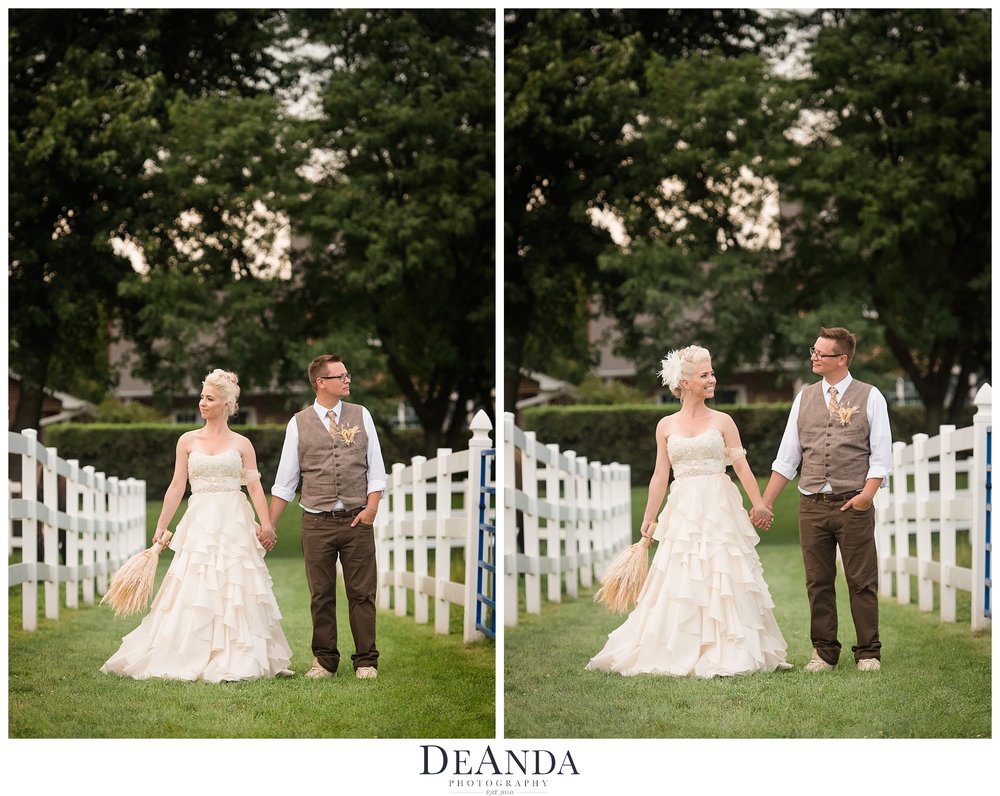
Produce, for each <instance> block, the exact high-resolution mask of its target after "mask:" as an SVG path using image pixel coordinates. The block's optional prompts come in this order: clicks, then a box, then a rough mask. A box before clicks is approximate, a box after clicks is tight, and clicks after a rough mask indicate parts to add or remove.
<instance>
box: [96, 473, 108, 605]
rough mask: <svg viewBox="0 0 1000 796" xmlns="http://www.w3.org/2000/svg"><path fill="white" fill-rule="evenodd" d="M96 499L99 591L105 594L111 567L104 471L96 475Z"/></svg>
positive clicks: (106, 489)
mask: <svg viewBox="0 0 1000 796" xmlns="http://www.w3.org/2000/svg"><path fill="white" fill-rule="evenodd" d="M94 499H95V500H96V507H97V509H96V512H95V519H96V528H95V530H94V532H95V534H96V537H97V593H98V594H105V593H106V592H107V590H108V578H109V575H110V574H111V573H110V572H109V571H108V570H109V568H110V566H109V561H110V550H109V549H108V544H109V542H110V535H109V533H108V481H107V477H106V476H105V475H104V473H96V474H95V475H94Z"/></svg>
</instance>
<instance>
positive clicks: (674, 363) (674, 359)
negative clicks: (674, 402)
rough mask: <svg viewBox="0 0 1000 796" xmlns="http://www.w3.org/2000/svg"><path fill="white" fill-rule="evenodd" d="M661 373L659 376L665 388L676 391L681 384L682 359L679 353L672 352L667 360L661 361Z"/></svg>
mask: <svg viewBox="0 0 1000 796" xmlns="http://www.w3.org/2000/svg"><path fill="white" fill-rule="evenodd" d="M660 368H661V370H660V372H659V373H658V374H657V375H658V376H659V377H660V380H661V381H662V382H663V385H664V386H665V387H669V388H670V389H671V390H676V389H677V386H678V385H679V384H680V383H681V357H680V352H679V351H671V352H670V353H669V354H667V356H666V359H661V360H660Z"/></svg>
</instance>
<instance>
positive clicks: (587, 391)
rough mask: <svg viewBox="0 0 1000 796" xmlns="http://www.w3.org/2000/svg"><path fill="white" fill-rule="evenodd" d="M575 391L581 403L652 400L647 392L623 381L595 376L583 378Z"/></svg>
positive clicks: (629, 402) (631, 402)
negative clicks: (607, 379) (605, 379)
mask: <svg viewBox="0 0 1000 796" xmlns="http://www.w3.org/2000/svg"><path fill="white" fill-rule="evenodd" d="M576 392H577V398H578V399H579V401H580V403H582V404H641V403H650V402H652V400H653V399H652V397H650V395H649V394H648V393H647V392H645V391H643V390H640V389H638V388H636V387H632V386H630V385H628V384H625V383H624V382H621V381H617V380H616V381H612V382H610V383H609V382H605V381H603V380H602V379H599V378H597V377H595V376H588V377H587V378H585V379H584V380H583V381H582V382H581V383H580V384H579V386H578V387H577V389H576Z"/></svg>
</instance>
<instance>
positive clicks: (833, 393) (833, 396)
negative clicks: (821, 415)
mask: <svg viewBox="0 0 1000 796" xmlns="http://www.w3.org/2000/svg"><path fill="white" fill-rule="evenodd" d="M829 392H830V414H831V415H832V414H833V413H834V412H836V411H837V410H838V409H839V408H840V404H839V403H837V388H836V387H831V388H830V391H829Z"/></svg>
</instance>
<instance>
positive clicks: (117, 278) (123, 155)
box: [8, 9, 278, 429]
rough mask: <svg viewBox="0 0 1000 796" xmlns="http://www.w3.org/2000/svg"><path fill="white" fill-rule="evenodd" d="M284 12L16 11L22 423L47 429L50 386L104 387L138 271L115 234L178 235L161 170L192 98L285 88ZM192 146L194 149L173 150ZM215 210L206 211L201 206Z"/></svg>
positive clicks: (15, 268) (12, 123)
mask: <svg viewBox="0 0 1000 796" xmlns="http://www.w3.org/2000/svg"><path fill="white" fill-rule="evenodd" d="M277 18H278V17H277V16H276V13H275V12H271V11H240V12H235V11H190V10H188V9H184V10H145V9H140V10H135V9H87V10H72V11H67V10H64V9H60V10H57V11H51V10H49V11H46V10H35V9H31V10H27V9H13V10H11V11H10V12H9V56H8V57H9V64H8V67H9V82H8V97H9V102H8V109H9V117H8V123H9V135H8V147H9V150H8V151H9V163H10V175H9V185H8V193H9V224H10V226H9V233H8V234H9V246H10V264H9V271H8V274H9V279H8V284H9V288H10V297H9V301H10V304H11V307H13V308H15V310H14V311H13V312H11V314H10V348H9V353H10V365H11V367H12V368H13V369H14V370H16V371H17V372H18V373H19V375H20V376H21V378H22V385H23V389H24V392H23V395H22V400H21V402H20V404H19V405H18V410H17V416H16V418H15V420H14V424H13V425H14V428H15V429H22V428H26V427H29V426H36V427H37V423H38V419H39V416H40V413H41V402H42V397H43V389H44V388H54V389H63V390H67V391H72V392H80V393H81V394H82V395H84V397H92V398H98V399H99V398H100V397H101V396H102V395H103V392H104V390H105V389H106V387H107V386H108V385H109V384H110V382H111V380H112V374H111V373H110V370H109V367H108V363H107V344H108V341H109V337H110V331H109V330H110V329H111V326H112V323H113V321H114V320H115V319H116V318H117V317H118V316H119V314H120V306H119V303H120V302H119V298H118V289H119V285H120V283H121V282H122V280H124V279H126V278H127V277H128V276H129V274H130V273H131V266H130V264H129V262H128V260H127V259H126V258H125V257H123V256H121V255H119V254H118V253H116V252H115V250H114V249H113V248H112V244H111V239H112V238H113V237H116V236H121V235H131V236H135V237H137V238H144V239H146V241H147V245H148V242H149V241H151V240H153V239H157V238H159V237H160V236H161V235H163V236H164V238H165V237H166V233H167V229H168V228H169V227H170V226H171V225H172V223H173V219H170V218H163V217H162V216H160V215H159V213H157V212H155V210H156V203H157V201H159V200H160V199H162V197H161V196H159V195H158V194H156V193H155V192H153V191H151V181H150V171H151V169H153V170H154V171H155V164H156V163H157V160H158V153H160V152H161V150H162V149H163V147H164V143H165V136H167V135H169V133H170V130H171V124H172V119H171V115H170V114H171V109H176V108H178V107H180V106H181V105H182V104H183V102H184V98H189V99H193V100H200V99H201V98H205V97H209V96H220V95H222V96H228V97H252V96H254V95H258V94H260V93H261V92H262V91H263V92H267V91H270V90H272V89H273V87H274V86H275V85H276V84H277V82H278V81H277V72H278V66H277V64H276V62H275V61H274V59H273V58H272V57H271V56H270V55H269V54H268V51H267V48H266V45H267V44H268V43H270V42H271V41H272V40H273V36H272V34H271V32H270V30H269V26H270V25H271V24H272V23H273V22H274V21H275V20H276V19H277ZM172 154H173V155H174V157H181V153H178V152H176V150H174V151H173V153H172ZM202 209H203V210H205V208H202Z"/></svg>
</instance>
